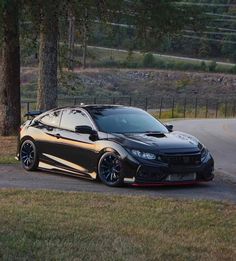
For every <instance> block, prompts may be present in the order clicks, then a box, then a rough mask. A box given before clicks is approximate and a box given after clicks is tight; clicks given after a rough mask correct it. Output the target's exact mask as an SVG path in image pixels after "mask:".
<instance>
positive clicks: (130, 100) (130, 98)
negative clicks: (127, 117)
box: [129, 96, 132, 106]
mask: <svg viewBox="0 0 236 261" xmlns="http://www.w3.org/2000/svg"><path fill="white" fill-rule="evenodd" d="M131 105H132V97H131V96H129V106H131Z"/></svg>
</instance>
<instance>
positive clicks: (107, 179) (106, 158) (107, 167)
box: [98, 152, 123, 187]
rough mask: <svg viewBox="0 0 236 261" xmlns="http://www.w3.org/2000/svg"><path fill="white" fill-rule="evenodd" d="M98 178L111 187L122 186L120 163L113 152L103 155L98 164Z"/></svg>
mask: <svg viewBox="0 0 236 261" xmlns="http://www.w3.org/2000/svg"><path fill="white" fill-rule="evenodd" d="M98 176H99V178H100V179H101V181H102V182H103V183H104V184H106V185H108V186H112V187H116V186H121V185H122V184H123V175H122V163H121V158H120V156H119V155H118V154H117V153H115V152H106V153H104V154H103V155H102V156H101V158H100V160H99V163H98Z"/></svg>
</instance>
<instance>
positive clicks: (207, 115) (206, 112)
mask: <svg viewBox="0 0 236 261" xmlns="http://www.w3.org/2000/svg"><path fill="white" fill-rule="evenodd" d="M207 116H208V99H206V115H205V118H207Z"/></svg>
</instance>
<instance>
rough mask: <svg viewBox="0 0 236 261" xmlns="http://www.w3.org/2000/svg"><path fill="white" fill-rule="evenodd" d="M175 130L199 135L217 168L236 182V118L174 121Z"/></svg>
mask: <svg viewBox="0 0 236 261" xmlns="http://www.w3.org/2000/svg"><path fill="white" fill-rule="evenodd" d="M172 124H173V125H174V130H179V131H184V132H187V133H190V134H192V135H194V136H195V137H197V138H198V139H199V140H200V141H201V142H202V143H203V144H204V145H205V146H206V147H207V148H208V149H209V150H210V152H211V154H212V155H213V157H214V160H215V170H216V171H217V172H221V173H223V174H224V176H225V177H228V178H230V179H231V180H233V181H235V182H236V119H201V120H181V121H174V122H172Z"/></svg>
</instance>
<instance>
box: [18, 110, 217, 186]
mask: <svg viewBox="0 0 236 261" xmlns="http://www.w3.org/2000/svg"><path fill="white" fill-rule="evenodd" d="M29 115H30V116H35V117H34V118H33V119H32V120H28V121H26V122H25V123H24V124H23V125H22V126H21V131H20V146H19V153H18V159H20V160H21V162H22V166H23V167H24V168H25V169H26V170H35V169H37V168H40V169H46V170H50V171H56V172H60V173H64V174H69V175H75V176H80V177H85V178H89V179H100V180H101V181H102V182H103V183H105V184H106V185H109V186H118V185H122V184H124V183H131V184H133V185H136V186H139V185H163V184H164V185H166V184H169V185H170V184H192V183H196V182H201V181H210V180H212V179H213V177H214V174H213V169H214V161H213V158H212V156H211V155H210V153H209V151H208V150H207V149H206V148H205V147H204V146H203V145H202V144H201V143H200V142H199V141H198V140H197V139H196V138H195V137H193V136H191V135H189V134H186V133H182V132H178V131H173V130H172V128H173V126H172V125H163V124H162V123H161V122H159V121H158V120H156V119H155V118H154V117H152V116H151V115H150V114H148V113H147V112H145V111H143V110H141V109H138V108H133V107H124V106H114V105H84V106H79V107H78V106H76V107H65V108H59V109H53V110H50V111H47V112H44V113H41V114H40V113H39V112H31V113H29Z"/></svg>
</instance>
